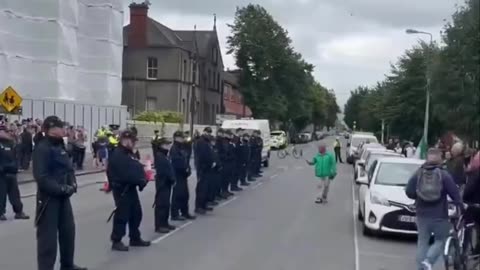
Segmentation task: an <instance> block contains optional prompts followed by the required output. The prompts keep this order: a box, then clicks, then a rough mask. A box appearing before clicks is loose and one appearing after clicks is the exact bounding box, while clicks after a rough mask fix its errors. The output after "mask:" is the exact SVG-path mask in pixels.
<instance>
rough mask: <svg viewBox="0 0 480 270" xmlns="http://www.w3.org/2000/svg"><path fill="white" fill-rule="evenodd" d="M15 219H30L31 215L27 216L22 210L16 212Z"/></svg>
mask: <svg viewBox="0 0 480 270" xmlns="http://www.w3.org/2000/svg"><path fill="white" fill-rule="evenodd" d="M15 219H30V217H29V216H27V215H26V214H25V213H23V212H21V213H17V214H15Z"/></svg>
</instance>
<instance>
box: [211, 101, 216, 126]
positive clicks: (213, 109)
mask: <svg viewBox="0 0 480 270" xmlns="http://www.w3.org/2000/svg"><path fill="white" fill-rule="evenodd" d="M215 120H216V115H215V104H212V122H215Z"/></svg>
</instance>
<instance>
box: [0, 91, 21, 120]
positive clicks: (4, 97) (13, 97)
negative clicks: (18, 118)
mask: <svg viewBox="0 0 480 270" xmlns="http://www.w3.org/2000/svg"><path fill="white" fill-rule="evenodd" d="M22 101H23V99H22V97H21V96H20V95H19V94H18V93H17V91H15V89H13V87H11V86H9V87H7V88H6V89H5V90H4V91H3V92H2V93H1V94H0V105H1V107H2V108H1V109H2V111H3V110H4V111H5V113H10V114H11V113H13V114H18V112H20V114H21V105H22Z"/></svg>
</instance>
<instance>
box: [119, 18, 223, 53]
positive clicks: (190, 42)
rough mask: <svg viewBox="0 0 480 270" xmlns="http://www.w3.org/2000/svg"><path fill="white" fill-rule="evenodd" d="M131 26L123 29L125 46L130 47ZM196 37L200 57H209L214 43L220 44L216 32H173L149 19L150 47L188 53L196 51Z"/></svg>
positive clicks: (148, 42)
mask: <svg viewBox="0 0 480 270" xmlns="http://www.w3.org/2000/svg"><path fill="white" fill-rule="evenodd" d="M129 29H130V24H129V25H126V26H125V27H123V37H124V38H123V45H124V46H128V31H129ZM195 35H196V39H197V46H198V52H199V54H200V56H202V57H207V56H208V55H209V53H210V51H209V48H211V46H212V43H214V42H215V43H216V42H218V36H217V32H216V31H215V30H200V31H194V30H188V31H183V30H172V29H171V28H169V27H168V26H165V25H164V24H162V23H159V22H157V21H155V20H154V19H152V18H150V17H149V18H148V21H147V45H148V46H172V47H180V48H183V49H185V50H188V51H192V52H193V51H194V48H195V45H194V37H195Z"/></svg>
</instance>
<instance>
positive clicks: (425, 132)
mask: <svg viewBox="0 0 480 270" xmlns="http://www.w3.org/2000/svg"><path fill="white" fill-rule="evenodd" d="M405 32H406V33H407V34H410V35H412V34H414V35H417V34H419V35H428V36H430V43H429V44H428V45H429V48H428V54H427V57H428V58H427V67H426V69H427V72H426V77H427V86H426V88H427V89H426V95H427V96H426V101H425V122H424V125H423V139H424V140H425V144H427V145H428V123H429V116H430V82H431V76H430V72H431V67H430V65H431V61H432V59H431V58H432V55H431V50H432V46H433V35H432V34H431V33H429V32H424V31H419V30H415V29H407V30H406V31H405Z"/></svg>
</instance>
